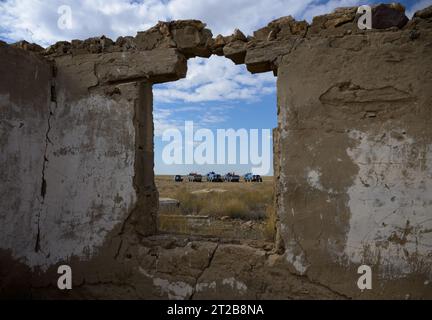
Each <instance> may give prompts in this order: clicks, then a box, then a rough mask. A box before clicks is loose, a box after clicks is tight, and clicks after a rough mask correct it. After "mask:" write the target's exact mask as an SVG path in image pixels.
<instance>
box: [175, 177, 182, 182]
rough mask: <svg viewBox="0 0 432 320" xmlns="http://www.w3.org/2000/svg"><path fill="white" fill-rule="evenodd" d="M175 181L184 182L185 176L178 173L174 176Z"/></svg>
mask: <svg viewBox="0 0 432 320" xmlns="http://www.w3.org/2000/svg"><path fill="white" fill-rule="evenodd" d="M174 181H175V182H183V177H182V176H180V175H176V176H175V177H174Z"/></svg>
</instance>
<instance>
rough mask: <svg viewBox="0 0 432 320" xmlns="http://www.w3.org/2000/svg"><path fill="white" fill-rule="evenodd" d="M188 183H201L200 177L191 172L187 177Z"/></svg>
mask: <svg viewBox="0 0 432 320" xmlns="http://www.w3.org/2000/svg"><path fill="white" fill-rule="evenodd" d="M188 181H189V182H202V175H200V174H198V173H195V172H192V173H189V175H188Z"/></svg>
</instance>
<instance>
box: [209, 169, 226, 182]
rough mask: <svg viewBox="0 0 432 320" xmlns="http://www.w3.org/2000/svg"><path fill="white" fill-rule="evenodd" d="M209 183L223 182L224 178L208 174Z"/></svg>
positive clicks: (212, 173)
mask: <svg viewBox="0 0 432 320" xmlns="http://www.w3.org/2000/svg"><path fill="white" fill-rule="evenodd" d="M207 181H208V182H223V179H222V176H221V175H220V174H218V173H215V172H213V171H212V172H209V173H207Z"/></svg>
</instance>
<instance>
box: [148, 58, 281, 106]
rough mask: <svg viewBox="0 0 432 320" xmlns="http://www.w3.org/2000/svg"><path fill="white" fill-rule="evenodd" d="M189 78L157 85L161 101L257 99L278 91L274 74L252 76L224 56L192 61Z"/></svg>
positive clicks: (156, 95)
mask: <svg viewBox="0 0 432 320" xmlns="http://www.w3.org/2000/svg"><path fill="white" fill-rule="evenodd" d="M188 66H189V67H188V73H187V77H186V79H182V80H179V81H176V82H173V83H168V84H165V85H162V86H158V87H155V88H154V95H155V100H156V101H159V102H168V103H169V102H175V101H179V100H180V101H184V102H205V101H223V100H234V101H253V100H258V99H259V97H260V96H262V95H263V94H270V93H273V92H275V88H276V78H275V77H274V76H273V74H272V73H265V74H257V75H252V74H250V73H249V72H247V71H246V68H245V67H244V66H235V65H234V64H233V63H232V62H231V61H230V60H228V59H225V58H222V57H216V56H215V57H211V58H210V59H203V58H196V59H192V60H189V62H188Z"/></svg>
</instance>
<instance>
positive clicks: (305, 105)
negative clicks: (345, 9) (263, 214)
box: [278, 29, 432, 298]
mask: <svg viewBox="0 0 432 320" xmlns="http://www.w3.org/2000/svg"><path fill="white" fill-rule="evenodd" d="M410 35H412V30H409V29H408V30H404V31H403V32H389V33H373V32H372V33H366V34H362V35H353V36H350V37H344V38H333V37H329V38H320V39H313V38H312V39H307V40H304V41H302V42H300V43H299V44H298V45H297V46H296V47H295V48H294V49H293V50H292V51H291V53H290V54H289V55H287V56H285V57H284V58H283V59H282V62H281V63H280V64H279V69H278V94H279V118H280V119H279V123H280V127H281V137H280V148H281V152H280V155H279V156H280V163H281V168H280V177H279V187H280V188H281V189H282V190H281V193H280V199H279V201H280V202H279V210H278V211H279V214H280V218H281V233H282V237H283V239H284V242H285V246H286V251H287V252H286V255H287V260H288V261H289V262H290V263H292V264H293V266H294V268H295V269H296V271H297V272H299V273H302V274H307V275H308V276H309V277H311V278H312V279H315V280H316V281H319V282H320V283H325V284H327V285H331V286H332V288H335V289H337V290H339V291H341V292H344V293H345V294H347V295H350V296H359V295H360V292H359V290H358V288H357V286H356V281H355V279H356V277H357V274H356V270H357V268H358V267H359V266H360V265H362V264H368V265H370V266H373V271H374V280H375V283H376V284H380V285H379V287H378V288H377V289H376V290H374V291H373V295H383V296H388V295H393V296H395V297H399V298H404V297H405V296H411V297H413V296H415V297H422V296H423V297H424V296H425V295H427V296H430V293H431V288H430V287H429V285H428V283H430V280H431V277H432V269H431V266H432V252H431V247H430V245H431V243H432V233H431V223H432V220H431V216H430V212H431V205H432V202H431V195H432V189H431V181H430V178H431V173H432V167H431V164H432V158H431V157H432V153H431V143H432V133H431V131H430V127H431V126H430V120H431V119H432V113H431V102H432V94H431V91H430V83H431V80H432V51H431V47H430V39H431V30H430V29H429V30H422V31H421V33H420V35H419V37H418V38H416V39H411V38H410ZM420 61H421V62H420ZM347 284H349V285H347ZM396 288H398V289H396ZM390 291H391V293H390ZM366 294H367V293H366ZM364 295H365V293H364V294H363V296H364Z"/></svg>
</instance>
